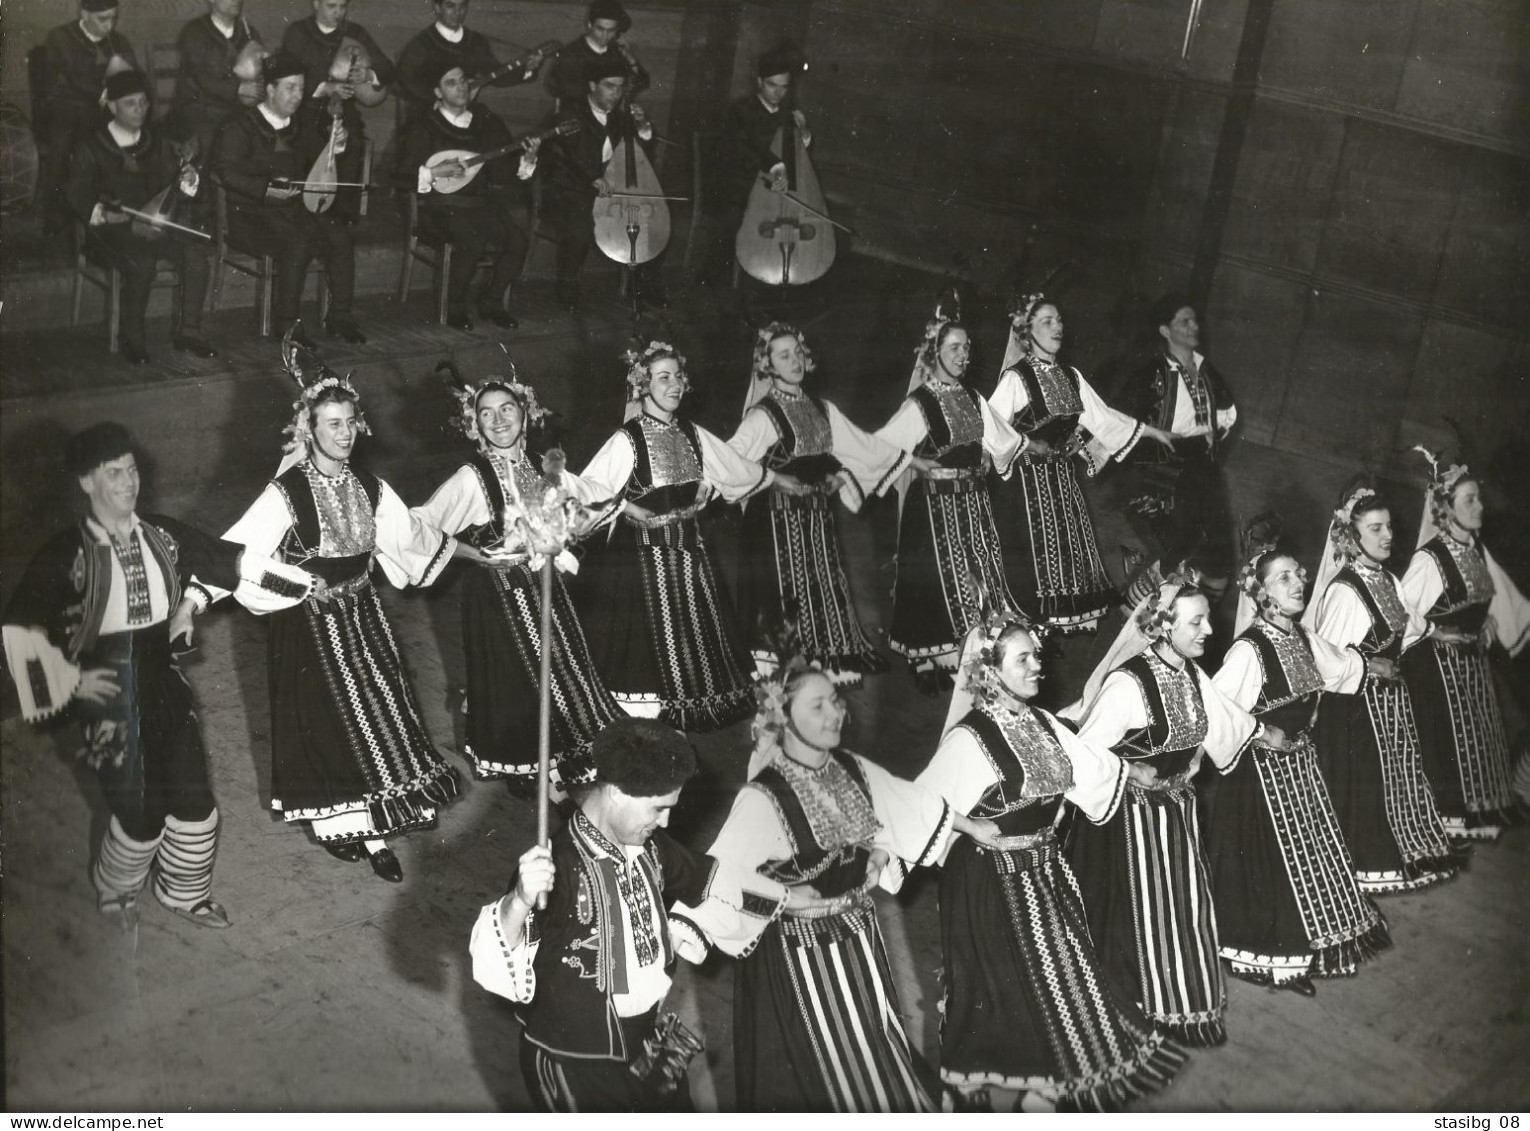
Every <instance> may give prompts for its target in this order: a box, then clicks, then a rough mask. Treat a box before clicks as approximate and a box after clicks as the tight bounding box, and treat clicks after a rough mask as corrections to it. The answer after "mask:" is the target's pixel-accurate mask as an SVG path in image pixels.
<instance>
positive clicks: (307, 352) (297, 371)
mask: <svg viewBox="0 0 1530 1131" xmlns="http://www.w3.org/2000/svg"><path fill="white" fill-rule="evenodd" d="M296 329H297V324H296V323H294V324H293V327H292V329H291V330H288V331H287V334H286V336H285V337H284V338H282V342H281V356H282V368H283V369H285V370H286V371H287V375H288V376H289V377H291V378H292V379H293V380H294V381H296V382H297V386H298V399H297V400H295V401H293V402H292V421H291V422H290V423H289V424H288V425H287V426H286V427H285V428H283V429H282V435H283V436H286V437H288V439H287V440H286V441H284V442H283V444H282V451H283V452H284V453H286V454H287V455H302V454H304V453H305V452H307V451H308V449H309V448H310V446H311V445H312V443H313V425H312V423H311V422H310V419H309V417H310V415H311V414H312V412H313V406H314V405H315V404H317V403H318V401H319V400H320V399H321V398H322V397H323V396H324V394H325V393H326V392H327V391H328V390H330V389H340V390H342V391H344V392H345V393H346V394H347V397H348V399H349V400H350V401H351V402H352V403H354V404H355V406H356V430H357V431H358V432H360V433H361V434H362V435H368V436H369V435H371V433H372V429H371V427H370V426H369V425H368V424H367V422H366V418H365V417H364V416H363V415H362V414H361V394H360V393H358V392H357V391H356V386H355V385H353V384H351V378H350V374H346V375H345V376H344V377H342V376H340V374H338V373H336V372H335V371H334V370H333V369H331V368H330V367H329V366H327V365H325V364H324V363H323V362H322V361H320V360H319V355H318V354H317V353H316V352H315V351H313V350H311V349H308V348H306V347H305V346H300V345H298V343H297V342H295V341H293V340H292V333H293V330H296Z"/></svg>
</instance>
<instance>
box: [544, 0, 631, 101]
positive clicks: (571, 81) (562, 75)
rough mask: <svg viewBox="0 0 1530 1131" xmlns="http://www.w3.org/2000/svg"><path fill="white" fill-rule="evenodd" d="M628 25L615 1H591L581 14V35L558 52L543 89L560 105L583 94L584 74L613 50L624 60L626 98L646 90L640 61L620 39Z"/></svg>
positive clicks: (625, 16) (624, 15) (627, 29)
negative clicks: (582, 14)
mask: <svg viewBox="0 0 1530 1131" xmlns="http://www.w3.org/2000/svg"><path fill="white" fill-rule="evenodd" d="M631 27H632V17H630V16H629V15H627V9H625V8H623V7H622V6H621V4H620V3H619V2H618V0H594V2H593V3H591V4H590V10H589V12H588V13H587V15H586V16H585V21H584V34H583V35H581V36H580V37H579V38H578V39H576V40H574V42H572V43H570V44H569V45H568V46H567V47H565V48H564V49H563V50H562V51H560V52H559V53H558V61H557V62H556V63H554V64H553V68H552V73H551V74H550V75H549V76H548V82H547V88H548V93H550V94H551V95H552V96H553V97H554V98H556V99H557V100H558V101H559V103H560V104H562V103H564V102H577V101H578V100H579V99H581V98H583V97H584V84H585V77H584V76H585V73H586V72H587V71H588V69H589V66H590V64H591V63H593V62H594V61H595V60H596V59H599V58H600V57H601V56H602V55H604V54H606V53H607V52H608V51H615V52H617V53H618V54H619V55H621V57H622V58H623V59H624V60H626V63H627V97H628V98H636V97H637V96H638V95H640V94H642V93H643V91H645V90H647V89H648V85H649V82H650V79H649V77H648V72H647V71H645V70H644V69H643V64H642V63H639V62H638V59H637V56H636V55H634V54H633V53H632V48H630V47H628V46H627V41H626V40H624V39H623V38H622V36H624V35H626V34H627V32H628V31H629V30H630V29H631Z"/></svg>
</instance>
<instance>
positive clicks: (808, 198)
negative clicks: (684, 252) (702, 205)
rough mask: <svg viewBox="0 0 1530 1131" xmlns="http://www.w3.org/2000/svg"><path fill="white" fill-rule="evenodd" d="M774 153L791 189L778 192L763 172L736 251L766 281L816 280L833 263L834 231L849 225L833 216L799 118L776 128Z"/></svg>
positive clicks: (753, 190) (747, 267) (746, 267)
mask: <svg viewBox="0 0 1530 1131" xmlns="http://www.w3.org/2000/svg"><path fill="white" fill-rule="evenodd" d="M793 113H795V112H793ZM770 152H771V153H772V154H774V155H775V156H776V157H778V158H780V159H781V162H782V164H784V165H785V166H786V191H785V192H776V191H774V190H773V189H772V188H771V183H770V180H769V178H768V177H767V176H766V175H765V174H763V173H762V174H760V175H759V176H757V177H756V178H755V181H754V186H753V187H752V188H751V189H750V190H749V203H748V206H747V207H746V208H745V210H744V220H743V223H741V224H740V225H739V228H738V235H737V236H736V237H735V238H734V241H733V249H734V252H735V253H736V254H737V256H738V264H739V266H740V267H742V268H743V269H744V270H745V271H746V272H748V273H749V274H750V275H751V276H753V277H754V278H756V279H758V280H760V282H762V283H769V284H771V285H772V286H794V285H798V284H802V283H811V282H813V281H814V280H815V279H820V278H822V277H823V275H824V273H825V272H827V271H828V269H829V268H830V267H831V266H833V264H834V253H835V240H834V229H835V228H844V225H843V224H838V223H836V222H835V221H833V220H831V219H830V218H829V211H828V206H827V205H826V204H825V203H824V199H823V190H822V189H821V188H819V186H818V174H817V173H816V172H815V171H814V169H813V162H812V160H811V159H810V158H809V157H808V151H807V146H806V145H805V144H803V141H802V134H801V131H800V130H799V129H798V128H797V122H796V119H795V118H794V117H793V118H788V119H787V124H786V125H785V126H783V127H782V128H781V129H779V130H777V131H776V135H775V137H774V138H773V139H771V143H770ZM844 230H845V231H849V229H848V228H845V229H844Z"/></svg>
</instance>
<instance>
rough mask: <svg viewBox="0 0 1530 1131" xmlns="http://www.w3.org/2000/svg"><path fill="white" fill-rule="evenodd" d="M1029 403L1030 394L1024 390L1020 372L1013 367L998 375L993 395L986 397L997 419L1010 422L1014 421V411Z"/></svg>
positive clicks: (1016, 411)
mask: <svg viewBox="0 0 1530 1131" xmlns="http://www.w3.org/2000/svg"><path fill="white" fill-rule="evenodd" d="M1030 403H1031V394H1030V393H1029V392H1028V391H1027V390H1026V387H1025V382H1024V381H1023V380H1021V378H1020V374H1019V373H1017V372H1015V370H1013V369H1006V370H1005V371H1004V372H1003V373H1001V374H1000V375H999V383H998V384H997V385H995V386H994V390H993V396H991V397H989V398H988V404H989V407H990V408H992V409H993V411H994V412H995V413H997V414H998V416H999V419H1000V420H1007V421H1010V422H1013V421H1014V419H1015V414H1016V413H1018V412H1019V411H1020V410H1021V409H1023V408H1024V407H1025V406H1026V405H1028V404H1030Z"/></svg>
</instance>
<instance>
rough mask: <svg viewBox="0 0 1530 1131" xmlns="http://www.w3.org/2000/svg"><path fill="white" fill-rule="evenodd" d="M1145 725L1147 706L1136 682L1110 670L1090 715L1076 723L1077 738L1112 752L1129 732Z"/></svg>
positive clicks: (1123, 673)
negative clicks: (1077, 724) (1077, 726)
mask: <svg viewBox="0 0 1530 1131" xmlns="http://www.w3.org/2000/svg"><path fill="white" fill-rule="evenodd" d="M1147 725H1148V715H1147V705H1146V704H1144V703H1143V701H1142V691H1141V689H1140V688H1138V686H1137V681H1136V680H1135V679H1133V678H1132V677H1131V676H1130V675H1128V674H1127V673H1126V672H1123V671H1113V672H1111V673H1110V674H1109V675H1108V676H1106V677H1105V682H1104V684H1102V685H1101V687H1100V694H1099V696H1098V697H1097V698H1096V699H1095V701H1094V703H1093V704H1092V705H1091V706H1090V708H1089V713H1088V714H1086V715H1085V716H1084V718H1083V719H1081V720H1080V721H1079V728H1078V735H1079V737H1080V738H1084V739H1088V740H1089V741H1090V742H1093V743H1096V744H1098V745H1100V746H1104V747H1106V748H1107V749H1114V748H1115V746H1116V745H1117V744H1118V743H1120V741H1121V740H1122V739H1123V738H1125V737H1126V736H1127V735H1128V734H1129V733H1131V732H1132V731H1134V730H1141V729H1142V728H1143V727H1145V726H1147Z"/></svg>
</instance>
